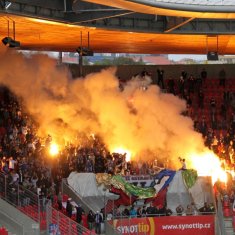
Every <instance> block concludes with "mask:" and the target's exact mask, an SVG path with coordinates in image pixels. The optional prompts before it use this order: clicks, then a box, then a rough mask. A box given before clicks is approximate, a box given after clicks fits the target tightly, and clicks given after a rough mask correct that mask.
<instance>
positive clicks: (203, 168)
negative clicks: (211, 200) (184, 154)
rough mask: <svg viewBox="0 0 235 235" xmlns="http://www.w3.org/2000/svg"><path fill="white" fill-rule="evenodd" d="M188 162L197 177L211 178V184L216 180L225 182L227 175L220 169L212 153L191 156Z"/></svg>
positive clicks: (219, 163) (218, 161)
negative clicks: (195, 171) (196, 173)
mask: <svg viewBox="0 0 235 235" xmlns="http://www.w3.org/2000/svg"><path fill="white" fill-rule="evenodd" d="M190 160H191V164H192V168H194V169H195V170H197V172H198V175H199V176H211V178H212V183H213V184H214V183H215V182H216V181H217V180H220V181H222V182H224V183H226V182H227V173H226V171H225V170H224V169H223V168H222V166H221V162H220V159H219V158H218V157H217V156H216V155H215V154H214V153H213V152H212V151H209V150H208V151H205V152H204V153H202V154H192V155H191V157H190Z"/></svg>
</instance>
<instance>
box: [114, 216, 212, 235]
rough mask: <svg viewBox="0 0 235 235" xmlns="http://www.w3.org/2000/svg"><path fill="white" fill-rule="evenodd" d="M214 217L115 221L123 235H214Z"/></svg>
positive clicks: (169, 217) (165, 217) (147, 218)
mask: <svg viewBox="0 0 235 235" xmlns="http://www.w3.org/2000/svg"><path fill="white" fill-rule="evenodd" d="M214 221H215V219H214V215H202V216H164V217H145V218H131V219H119V220H114V221H113V225H114V227H115V228H116V229H117V230H118V231H119V232H120V233H121V234H124V235H125V234H128V235H129V234H138V235H189V234H190V235H199V234H200V235H214V234H215V222H214Z"/></svg>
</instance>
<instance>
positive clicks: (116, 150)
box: [112, 147, 132, 162]
mask: <svg viewBox="0 0 235 235" xmlns="http://www.w3.org/2000/svg"><path fill="white" fill-rule="evenodd" d="M112 152H113V153H119V154H126V161H127V162H130V161H131V156H132V154H131V151H129V150H127V149H125V148H122V147H116V148H114V149H112Z"/></svg>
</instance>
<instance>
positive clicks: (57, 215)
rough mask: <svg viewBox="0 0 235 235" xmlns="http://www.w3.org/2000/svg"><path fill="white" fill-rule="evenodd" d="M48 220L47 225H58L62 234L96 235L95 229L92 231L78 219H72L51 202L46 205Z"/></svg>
mask: <svg viewBox="0 0 235 235" xmlns="http://www.w3.org/2000/svg"><path fill="white" fill-rule="evenodd" d="M46 221H47V227H48V230H49V227H50V226H51V225H58V230H59V232H60V234H61V235H68V234H69V235H80V234H83V235H95V234H96V233H95V232H94V231H91V230H89V229H87V228H85V227H84V226H82V225H81V224H79V223H77V222H76V221H74V220H72V219H70V218H69V217H68V216H66V215H65V214H63V213H62V212H60V211H58V210H56V209H55V208H53V207H52V206H51V205H50V203H48V204H47V205H46Z"/></svg>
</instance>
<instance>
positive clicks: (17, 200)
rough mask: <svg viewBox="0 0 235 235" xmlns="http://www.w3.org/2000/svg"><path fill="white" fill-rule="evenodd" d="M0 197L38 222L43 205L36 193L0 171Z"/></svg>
mask: <svg viewBox="0 0 235 235" xmlns="http://www.w3.org/2000/svg"><path fill="white" fill-rule="evenodd" d="M0 197H1V198H2V199H4V200H5V201H7V202H8V203H9V204H11V205H12V206H14V207H16V208H17V209H19V210H20V211H21V212H23V213H24V214H26V215H27V216H29V217H31V218H32V219H33V220H34V221H36V222H38V223H40V221H41V212H42V211H43V207H42V206H43V205H42V203H41V202H40V199H39V197H38V195H37V194H35V193H33V192H31V191H30V190H28V189H26V188H24V187H23V186H22V185H19V184H18V183H17V182H12V181H11V178H10V176H9V175H5V174H2V173H0Z"/></svg>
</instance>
